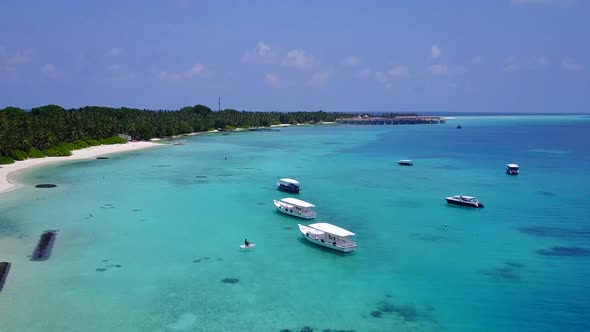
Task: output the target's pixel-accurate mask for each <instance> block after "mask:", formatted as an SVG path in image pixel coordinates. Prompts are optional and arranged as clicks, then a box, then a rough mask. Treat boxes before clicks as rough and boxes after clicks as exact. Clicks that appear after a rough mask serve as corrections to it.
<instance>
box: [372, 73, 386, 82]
mask: <svg viewBox="0 0 590 332" xmlns="http://www.w3.org/2000/svg"><path fill="white" fill-rule="evenodd" d="M375 79H376V80H377V82H379V83H385V82H387V81H389V78H388V77H387V75H386V74H385V73H384V72H381V71H378V72H375Z"/></svg>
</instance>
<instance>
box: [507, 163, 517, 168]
mask: <svg viewBox="0 0 590 332" xmlns="http://www.w3.org/2000/svg"><path fill="white" fill-rule="evenodd" d="M506 166H507V167H510V168H518V164H506Z"/></svg>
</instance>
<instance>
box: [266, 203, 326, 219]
mask: <svg viewBox="0 0 590 332" xmlns="http://www.w3.org/2000/svg"><path fill="white" fill-rule="evenodd" d="M274 204H275V206H276V207H277V210H278V211H279V212H281V213H284V214H287V215H290V216H292V217H297V218H301V219H307V220H309V219H313V218H315V217H316V215H315V214H312V215H305V214H301V213H298V212H297V211H296V210H293V209H289V208H286V207H284V206H282V205H281V204H280V203H279V202H278V201H276V200H275V201H274Z"/></svg>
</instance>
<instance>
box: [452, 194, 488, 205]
mask: <svg viewBox="0 0 590 332" xmlns="http://www.w3.org/2000/svg"><path fill="white" fill-rule="evenodd" d="M445 200H446V201H447V203H449V204H453V205H459V206H467V207H473V208H482V207H483V203H481V202H480V201H479V200H478V199H477V197H475V196H465V195H455V196H449V197H446V198H445Z"/></svg>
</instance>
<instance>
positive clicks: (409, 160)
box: [398, 159, 412, 163]
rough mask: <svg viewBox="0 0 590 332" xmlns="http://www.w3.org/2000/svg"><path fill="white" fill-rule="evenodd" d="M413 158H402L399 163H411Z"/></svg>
mask: <svg viewBox="0 0 590 332" xmlns="http://www.w3.org/2000/svg"><path fill="white" fill-rule="evenodd" d="M411 162H412V160H411V159H402V160H400V161H398V163H411Z"/></svg>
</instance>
